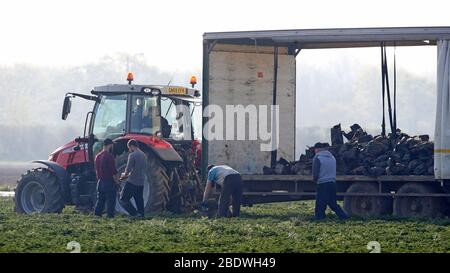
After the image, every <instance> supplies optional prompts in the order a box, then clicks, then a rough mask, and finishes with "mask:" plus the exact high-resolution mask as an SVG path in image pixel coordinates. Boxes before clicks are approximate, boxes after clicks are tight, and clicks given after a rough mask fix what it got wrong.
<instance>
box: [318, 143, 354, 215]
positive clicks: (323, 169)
mask: <svg viewBox="0 0 450 273" xmlns="http://www.w3.org/2000/svg"><path fill="white" fill-rule="evenodd" d="M328 146H329V145H328V144H326V143H320V142H319V143H316V144H315V145H314V152H315V154H316V155H315V156H314V159H313V180H314V182H316V183H317V190H316V210H315V213H316V219H317V220H322V219H324V218H325V210H326V208H327V206H328V207H330V209H331V210H333V211H334V212H335V213H336V214H337V216H338V217H339V218H340V219H347V218H348V216H347V214H345V212H344V211H343V210H342V208H341V207H340V206H339V205H338V203H337V199H336V159H335V158H334V156H333V155H332V154H331V153H330V152H329V151H328V150H327V148H328Z"/></svg>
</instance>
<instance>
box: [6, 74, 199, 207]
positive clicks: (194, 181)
mask: <svg viewBox="0 0 450 273" xmlns="http://www.w3.org/2000/svg"><path fill="white" fill-rule="evenodd" d="M127 80H128V81H129V84H113V85H106V86H98V87H95V88H94V89H93V90H92V91H91V94H92V95H86V94H77V93H67V94H66V96H65V98H64V105H63V110H62V119H63V120H65V119H66V118H67V116H68V114H69V113H70V110H71V105H72V99H73V98H75V97H78V98H82V99H86V100H91V101H93V102H95V105H94V109H93V110H92V111H90V112H88V113H87V115H86V119H85V126H84V133H83V137H78V138H76V139H75V140H73V141H71V142H69V143H67V144H66V145H64V146H62V147H60V148H58V149H56V150H55V151H54V152H53V153H51V154H50V156H49V158H48V160H37V161H33V162H35V163H40V164H42V165H45V167H41V168H35V169H32V170H29V171H27V172H26V173H24V174H23V175H22V177H21V178H20V179H19V180H18V185H17V187H16V193H15V206H16V211H17V212H19V213H26V214H31V213H59V212H61V211H62V210H63V208H64V207H65V206H66V205H75V206H76V207H77V208H80V209H91V208H92V207H93V205H94V204H95V201H96V180H97V179H96V175H95V170H94V164H93V162H94V158H95V156H96V154H97V153H98V152H99V151H100V150H101V146H102V141H103V140H104V139H106V138H110V139H113V140H114V142H115V145H114V155H115V156H116V165H117V170H118V171H119V172H122V171H123V170H124V169H125V165H126V163H127V158H128V150H127V145H126V143H127V141H128V140H130V139H135V140H137V141H138V143H139V145H140V148H141V149H142V150H143V151H144V152H145V153H146V154H147V157H148V168H147V176H146V181H145V183H144V203H145V209H146V212H160V211H163V210H169V211H173V212H181V211H183V210H188V209H190V208H193V207H194V206H195V205H196V203H197V202H198V201H199V200H200V199H199V198H201V193H202V192H201V190H202V186H201V182H200V178H199V175H198V168H197V166H198V165H196V163H197V162H199V155H200V142H199V141H198V140H196V139H195V138H194V130H193V127H194V124H193V121H192V116H193V112H194V108H195V107H201V99H200V98H199V97H200V92H199V91H198V90H195V89H191V88H185V87H179V86H155V85H135V84H132V80H133V79H132V74H129V77H128V79H127ZM195 83H196V80H195V78H194V77H193V78H192V79H191V84H192V87H194V84H195ZM116 210H117V211H119V212H123V213H125V211H124V210H123V208H122V207H121V206H120V204H119V202H117V205H116Z"/></svg>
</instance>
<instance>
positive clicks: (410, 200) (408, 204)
mask: <svg viewBox="0 0 450 273" xmlns="http://www.w3.org/2000/svg"><path fill="white" fill-rule="evenodd" d="M436 192H437V191H436V190H434V189H433V188H432V187H431V186H428V185H424V184H421V183H414V182H410V183H406V184H404V185H403V186H401V187H400V189H399V190H398V191H397V193H398V194H408V193H410V194H412V193H416V194H418V193H421V194H427V193H436ZM443 203H444V199H443V198H440V197H426V196H424V197H414V196H405V197H395V202H394V204H395V205H394V216H397V217H415V218H435V217H440V216H442V214H443V211H444V209H443Z"/></svg>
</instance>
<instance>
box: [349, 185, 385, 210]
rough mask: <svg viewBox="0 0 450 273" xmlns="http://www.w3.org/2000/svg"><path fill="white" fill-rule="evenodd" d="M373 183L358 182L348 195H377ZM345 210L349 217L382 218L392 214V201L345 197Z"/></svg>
mask: <svg viewBox="0 0 450 273" xmlns="http://www.w3.org/2000/svg"><path fill="white" fill-rule="evenodd" d="M377 192H378V187H377V185H376V184H373V183H365V182H358V183H354V184H352V185H351V186H350V187H349V188H348V189H347V193H377ZM344 210H345V212H347V214H349V215H356V216H360V217H380V216H382V215H386V214H390V213H391V212H392V199H391V198H390V197H377V196H345V197H344Z"/></svg>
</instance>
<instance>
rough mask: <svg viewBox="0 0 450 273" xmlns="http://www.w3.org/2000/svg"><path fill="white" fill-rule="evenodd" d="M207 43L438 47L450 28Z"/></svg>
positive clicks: (290, 33) (264, 35)
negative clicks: (383, 43)
mask: <svg viewBox="0 0 450 273" xmlns="http://www.w3.org/2000/svg"><path fill="white" fill-rule="evenodd" d="M203 39H204V40H205V41H208V42H211V43H222V44H246V45H255V44H257V45H281V46H283V45H284V46H292V47H295V48H298V49H302V48H346V47H374V46H379V45H380V43H381V42H385V44H386V45H394V44H395V45H396V46H417V45H435V44H436V41H437V40H443V39H450V27H389V28H332V29H292V30H265V31H237V32H207V33H205V34H204V35H203Z"/></svg>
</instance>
